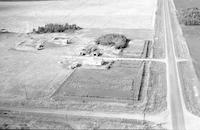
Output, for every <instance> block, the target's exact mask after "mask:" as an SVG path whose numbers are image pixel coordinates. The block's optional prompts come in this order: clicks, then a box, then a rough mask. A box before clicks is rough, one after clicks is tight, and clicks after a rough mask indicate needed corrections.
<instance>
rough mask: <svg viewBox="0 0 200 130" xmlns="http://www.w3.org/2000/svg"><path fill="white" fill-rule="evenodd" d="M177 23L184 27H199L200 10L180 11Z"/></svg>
mask: <svg viewBox="0 0 200 130" xmlns="http://www.w3.org/2000/svg"><path fill="white" fill-rule="evenodd" d="M178 17H179V21H180V23H181V24H185V25H200V9H198V8H188V9H185V10H182V11H180V13H179V15H178Z"/></svg>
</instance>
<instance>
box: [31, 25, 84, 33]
mask: <svg viewBox="0 0 200 130" xmlns="http://www.w3.org/2000/svg"><path fill="white" fill-rule="evenodd" d="M80 29H82V28H81V27H79V26H77V25H76V24H72V25H69V24H68V23H66V24H65V25H61V24H52V23H50V24H46V25H45V26H44V27H38V29H37V30H36V29H33V32H34V33H54V32H73V31H76V30H80Z"/></svg>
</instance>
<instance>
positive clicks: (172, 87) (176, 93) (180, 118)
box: [163, 0, 186, 130]
mask: <svg viewBox="0 0 200 130" xmlns="http://www.w3.org/2000/svg"><path fill="white" fill-rule="evenodd" d="M170 2H173V1H170V0H163V20H164V21H163V22H164V36H165V41H164V42H165V50H166V67H167V68H166V69H167V86H168V108H169V112H170V119H171V125H172V129H173V130H186V128H185V119H184V112H183V107H182V106H183V105H182V99H181V93H180V90H181V82H180V77H179V72H178V65H177V63H178V60H177V58H176V52H175V47H174V44H175V43H174V41H175V40H174V36H173V29H172V23H171V16H170Z"/></svg>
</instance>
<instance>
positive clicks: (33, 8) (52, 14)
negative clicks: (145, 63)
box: [0, 0, 156, 32]
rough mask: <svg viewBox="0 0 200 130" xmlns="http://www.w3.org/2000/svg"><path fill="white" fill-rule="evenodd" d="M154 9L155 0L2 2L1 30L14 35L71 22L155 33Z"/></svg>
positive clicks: (84, 25)
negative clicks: (44, 26) (153, 30)
mask: <svg viewBox="0 0 200 130" xmlns="http://www.w3.org/2000/svg"><path fill="white" fill-rule="evenodd" d="M132 5H134V7H132ZM155 8H156V0H134V1H132V0H126V2H124V1H123V0H110V1H107V0H101V1H99V0H67V1H40V2H37V1H32V2H30V1H29V2H27V1H21V2H1V3H0V19H1V21H0V27H1V28H5V29H7V30H9V31H14V32H30V31H31V30H32V29H33V28H36V27H37V26H41V25H44V24H47V23H50V22H51V23H52V22H53V23H65V22H68V23H75V24H77V25H79V26H80V27H83V28H127V29H128V28H131V29H133V28H134V29H136V28H137V29H150V30H152V29H153V27H154V13H155ZM122 19H123V20H122Z"/></svg>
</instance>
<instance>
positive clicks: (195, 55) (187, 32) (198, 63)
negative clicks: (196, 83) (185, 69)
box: [174, 0, 200, 79]
mask: <svg viewBox="0 0 200 130" xmlns="http://www.w3.org/2000/svg"><path fill="white" fill-rule="evenodd" d="M174 2H175V6H176V8H177V10H178V11H180V10H181V9H187V8H192V7H200V1H198V0H192V1H188V0H182V1H180V0H174ZM182 31H183V36H184V37H185V39H186V42H187V45H188V48H189V51H190V55H191V57H192V60H193V64H194V67H195V70H196V73H197V76H198V78H199V79H200V57H199V49H200V44H199V40H200V39H199V34H200V28H199V27H198V26H184V25H182Z"/></svg>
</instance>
